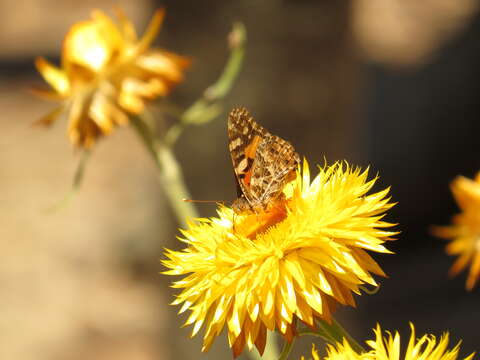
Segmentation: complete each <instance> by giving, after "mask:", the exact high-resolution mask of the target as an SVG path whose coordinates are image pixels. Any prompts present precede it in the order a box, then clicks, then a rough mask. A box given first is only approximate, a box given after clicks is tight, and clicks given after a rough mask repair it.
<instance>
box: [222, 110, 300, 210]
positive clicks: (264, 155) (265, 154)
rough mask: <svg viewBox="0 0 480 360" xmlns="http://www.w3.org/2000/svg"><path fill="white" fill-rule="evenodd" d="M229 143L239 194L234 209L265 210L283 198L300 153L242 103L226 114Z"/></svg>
mask: <svg viewBox="0 0 480 360" xmlns="http://www.w3.org/2000/svg"><path fill="white" fill-rule="evenodd" d="M228 147H229V150H230V155H231V157H232V164H233V171H234V173H235V179H236V183H237V195H238V198H237V199H236V200H235V201H234V202H233V204H232V209H233V211H234V212H235V213H237V214H238V213H243V212H255V213H258V212H260V211H266V210H267V209H268V208H269V206H270V205H271V204H273V203H274V202H275V201H276V200H278V199H280V198H282V197H283V196H284V195H283V188H284V186H285V185H286V184H287V183H288V182H289V181H291V180H293V179H294V178H295V170H296V168H297V165H298V163H299V162H300V156H299V155H298V153H297V152H296V151H295V149H294V148H293V146H292V145H291V144H290V143H289V142H288V141H286V140H283V139H282V138H280V137H278V136H275V135H272V134H270V133H269V132H268V131H267V130H266V129H264V128H263V127H262V126H260V125H259V124H258V123H257V122H256V121H255V120H254V119H253V117H252V116H251V115H250V113H249V112H248V110H247V109H245V108H244V107H239V108H234V109H233V110H232V111H231V112H230V114H229V116H228Z"/></svg>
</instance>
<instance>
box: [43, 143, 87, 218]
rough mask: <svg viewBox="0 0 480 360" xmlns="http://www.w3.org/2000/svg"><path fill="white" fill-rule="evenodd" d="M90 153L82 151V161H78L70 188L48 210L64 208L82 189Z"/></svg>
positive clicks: (54, 210)
mask: <svg viewBox="0 0 480 360" xmlns="http://www.w3.org/2000/svg"><path fill="white" fill-rule="evenodd" d="M90 154H91V152H90V151H89V150H83V151H82V153H81V154H80V161H79V162H78V165H77V169H76V170H75V174H74V175H73V181H72V186H71V188H70V190H69V191H68V193H67V194H66V195H65V196H64V197H63V199H62V200H61V201H59V202H58V203H57V204H55V205H53V206H50V207H49V208H47V212H56V211H59V210H62V209H64V208H66V207H67V206H68V205H69V204H70V201H71V200H72V199H73V197H74V196H75V195H76V194H77V192H78V190H80V186H81V185H82V181H83V176H84V175H85V169H86V166H87V162H88V159H89V158H90Z"/></svg>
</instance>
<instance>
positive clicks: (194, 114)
mask: <svg viewBox="0 0 480 360" xmlns="http://www.w3.org/2000/svg"><path fill="white" fill-rule="evenodd" d="M245 42H246V30H245V27H244V26H243V24H242V23H235V24H233V29H232V31H231V33H230V35H229V44H230V49H231V51H230V56H229V58H228V61H227V64H226V65H225V68H224V69H223V72H222V74H221V75H220V77H219V78H218V80H217V81H216V82H215V83H214V84H212V85H210V86H209V87H208V88H207V89H206V90H205V91H204V93H203V96H202V97H201V98H200V99H198V100H197V101H195V102H194V103H193V104H192V105H191V106H190V107H189V108H188V109H186V110H185V111H184V112H183V113H182V114H181V115H180V116H179V121H178V122H177V123H175V124H174V125H172V126H171V127H170V129H168V131H167V133H166V134H165V143H166V144H167V145H168V146H173V145H174V144H175V142H176V141H177V139H178V138H179V136H180V135H181V134H182V132H183V130H184V129H185V127H186V126H187V125H190V124H197V125H199V124H204V123H207V122H209V121H212V120H213V119H215V118H216V117H218V116H219V115H220V114H221V112H222V108H221V106H220V104H218V101H219V100H221V99H223V98H224V97H225V95H227V94H228V92H229V91H230V90H231V88H232V86H233V84H234V82H235V80H236V79H237V77H238V74H239V72H240V70H241V68H242V63H243V59H244V57H245Z"/></svg>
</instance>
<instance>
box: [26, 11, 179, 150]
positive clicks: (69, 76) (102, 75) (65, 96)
mask: <svg viewBox="0 0 480 360" xmlns="http://www.w3.org/2000/svg"><path fill="white" fill-rule="evenodd" d="M117 12H118V20H119V22H118V24H117V23H115V22H114V21H113V20H112V19H111V18H109V17H108V16H106V15H105V14H104V13H103V12H102V11H99V10H94V11H93V12H92V16H91V19H90V20H87V21H81V22H78V23H76V24H74V25H73V26H72V27H71V29H70V31H69V32H68V33H67V35H66V37H65V40H64V42H63V49H62V61H61V62H62V65H61V67H60V68H58V67H56V66H54V65H52V64H50V63H49V62H48V61H47V60H45V59H44V58H41V57H40V58H37V59H36V62H35V64H36V66H37V69H38V71H39V72H40V73H41V74H42V76H43V78H44V79H45V81H46V82H47V83H49V84H50V86H51V87H52V88H53V90H52V91H46V90H38V91H36V92H37V93H38V94H39V95H41V96H44V97H47V98H51V99H54V100H59V101H61V105H60V106H59V107H58V108H56V109H54V110H53V111H52V112H51V113H50V114H47V115H46V116H44V117H43V118H42V119H40V123H43V124H46V125H49V124H51V123H52V122H54V121H55V120H56V118H57V116H58V115H59V114H60V113H62V112H67V113H68V117H69V127H68V134H69V137H70V141H71V142H72V143H73V144H74V145H79V146H83V147H86V148H89V147H91V146H92V145H93V144H94V143H95V141H96V139H97V138H98V137H99V136H101V135H107V134H109V133H110V132H111V131H112V130H113V128H114V127H115V126H117V125H124V124H126V123H128V114H139V113H141V112H142V111H143V109H144V106H145V101H146V100H149V99H154V98H156V97H159V96H165V95H166V94H167V93H168V92H169V91H170V89H171V87H172V86H173V85H175V84H177V83H179V82H180V81H182V79H183V69H184V68H185V67H186V66H187V65H188V60H187V59H185V58H182V57H180V56H178V55H175V54H173V53H170V52H167V51H164V50H159V49H150V44H151V43H152V41H153V40H154V38H155V37H156V35H157V33H158V31H159V29H160V25H161V23H162V20H163V16H164V11H163V10H158V11H157V12H156V13H155V15H154V16H153V18H152V20H151V22H150V25H149V26H148V28H147V30H146V31H145V34H144V35H143V36H142V37H141V38H140V39H138V38H137V34H136V32H135V29H134V27H133V24H132V23H131V22H130V20H129V19H128V18H127V17H126V16H125V15H124V14H123V12H121V11H120V10H118V11H117Z"/></svg>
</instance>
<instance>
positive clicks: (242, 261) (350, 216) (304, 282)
mask: <svg viewBox="0 0 480 360" xmlns="http://www.w3.org/2000/svg"><path fill="white" fill-rule="evenodd" d="M367 173H368V171H363V172H362V171H360V169H358V168H352V167H350V166H349V165H348V164H341V163H336V164H334V165H333V166H329V167H328V166H325V167H324V168H320V172H319V174H318V175H317V176H316V177H315V178H314V179H313V181H310V172H309V168H308V164H307V162H306V161H305V163H304V165H303V167H302V166H299V171H298V172H297V175H296V178H295V179H294V180H293V181H292V182H291V183H289V184H287V186H286V187H285V189H284V194H285V197H282V198H283V199H284V200H283V201H278V202H277V203H276V204H275V206H273V207H271V208H270V209H269V211H267V212H263V213H258V214H255V213H253V214H251V213H245V214H240V215H238V214H235V213H234V211H233V210H232V209H231V208H227V207H220V209H219V210H218V215H219V217H218V218H211V219H201V220H200V221H199V222H197V223H190V224H189V229H188V230H183V231H182V234H183V238H182V239H180V240H182V241H184V242H185V243H186V244H187V247H186V248H185V249H183V250H182V251H171V250H167V252H166V256H167V257H168V260H165V261H163V263H164V265H165V266H166V267H167V268H169V269H170V270H169V271H166V272H165V273H166V274H169V275H186V276H185V277H184V278H183V279H182V280H179V281H176V282H175V283H174V284H173V287H174V288H181V289H183V290H182V292H181V293H180V294H179V295H178V296H177V298H176V300H175V301H174V304H182V303H183V306H182V308H181V310H180V312H184V311H186V310H190V311H191V314H190V317H189V318H188V320H187V321H186V325H190V324H194V328H193V334H192V336H193V335H195V334H196V333H197V332H198V331H199V330H200V328H201V327H202V326H203V325H205V335H204V346H203V349H202V350H203V351H206V350H207V349H208V348H209V347H210V345H211V344H212V342H213V340H214V339H215V337H216V336H217V335H219V334H220V332H221V331H222V329H223V328H224V327H226V328H227V329H228V339H229V344H230V346H231V347H232V349H233V353H234V356H237V355H239V354H240V353H241V352H242V350H243V348H244V346H245V345H247V346H248V347H249V348H250V349H251V348H252V347H253V345H255V346H256V347H257V349H258V350H259V351H260V353H262V352H263V349H264V346H265V342H266V332H267V329H269V330H275V329H277V330H278V331H279V332H280V333H281V334H282V335H283V336H284V337H285V338H286V339H287V340H291V339H292V337H293V336H294V333H295V323H296V321H297V319H298V320H299V321H302V322H304V323H306V324H308V325H309V326H312V327H314V326H315V319H317V318H321V319H325V320H327V321H329V320H331V315H332V312H333V311H334V309H335V306H336V305H337V304H342V305H351V306H355V301H354V299H353V295H352V293H356V294H360V293H361V291H360V286H361V285H363V284H370V285H373V286H376V285H377V283H376V282H375V280H374V279H373V277H372V274H371V273H374V274H377V275H384V273H383V271H382V269H381V268H380V267H379V266H378V265H377V263H376V262H375V261H374V260H373V259H372V258H371V257H370V255H369V254H368V253H367V252H366V251H365V250H371V251H376V252H381V253H388V252H389V251H388V250H387V249H386V248H385V247H384V246H383V245H382V244H383V243H384V242H385V241H386V240H389V239H390V238H391V236H392V235H394V233H393V232H391V231H386V230H385V228H386V227H389V226H392V224H390V223H387V222H384V221H382V218H383V216H384V212H385V211H386V210H388V209H389V208H390V207H392V206H393V204H391V203H389V199H388V198H385V197H386V196H387V193H388V189H386V190H383V191H380V192H378V193H374V194H371V195H367V192H368V191H369V190H370V189H371V188H372V186H373V184H374V183H375V180H376V179H373V180H369V181H367V175H368V174H367Z"/></svg>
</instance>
